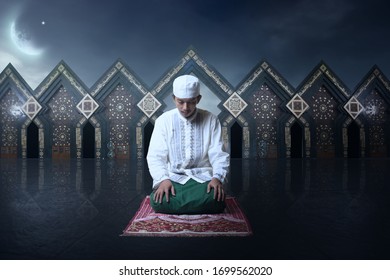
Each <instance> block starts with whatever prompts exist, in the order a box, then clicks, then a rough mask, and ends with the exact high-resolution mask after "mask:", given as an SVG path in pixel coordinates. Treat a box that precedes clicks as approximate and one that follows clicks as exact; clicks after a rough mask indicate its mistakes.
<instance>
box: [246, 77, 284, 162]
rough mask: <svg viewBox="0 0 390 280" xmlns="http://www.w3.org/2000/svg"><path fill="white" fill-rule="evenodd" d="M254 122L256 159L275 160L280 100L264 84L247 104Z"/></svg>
mask: <svg viewBox="0 0 390 280" xmlns="http://www.w3.org/2000/svg"><path fill="white" fill-rule="evenodd" d="M248 103H249V104H251V105H249V106H250V111H251V114H252V116H253V119H254V120H255V127H256V131H255V135H256V136H255V137H256V150H257V157H259V158H276V157H277V156H278V154H277V145H278V144H277V143H278V141H277V119H278V117H279V116H280V115H281V110H280V108H279V106H280V104H281V100H280V98H279V97H278V96H277V95H275V94H274V93H273V92H272V91H271V90H270V89H269V87H268V86H267V85H266V84H263V85H262V86H261V87H260V88H259V89H258V90H257V91H255V92H254V94H253V96H252V97H251V98H250V99H249V102H248Z"/></svg>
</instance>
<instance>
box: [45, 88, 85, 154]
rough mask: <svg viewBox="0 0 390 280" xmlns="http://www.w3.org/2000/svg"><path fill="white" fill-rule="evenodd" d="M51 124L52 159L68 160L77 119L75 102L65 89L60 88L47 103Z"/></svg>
mask: <svg viewBox="0 0 390 280" xmlns="http://www.w3.org/2000/svg"><path fill="white" fill-rule="evenodd" d="M48 107H49V108H50V111H49V117H50V119H51V121H52V123H53V129H52V157H53V158H70V151H71V144H72V141H71V138H72V133H74V132H73V131H72V127H73V124H74V122H75V121H76V118H77V117H78V114H77V111H76V109H75V108H76V101H75V100H74V98H73V96H72V95H71V94H70V93H69V92H68V90H67V89H66V88H65V87H60V88H59V90H58V91H57V92H56V93H55V94H54V95H53V97H52V98H51V99H50V101H49V102H48Z"/></svg>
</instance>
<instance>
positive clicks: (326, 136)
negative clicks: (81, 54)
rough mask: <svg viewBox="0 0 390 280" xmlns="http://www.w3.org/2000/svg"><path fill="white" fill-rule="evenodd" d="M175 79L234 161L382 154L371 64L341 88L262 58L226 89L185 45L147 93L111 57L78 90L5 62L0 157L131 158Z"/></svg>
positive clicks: (379, 76)
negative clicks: (288, 75) (32, 82)
mask: <svg viewBox="0 0 390 280" xmlns="http://www.w3.org/2000/svg"><path fill="white" fill-rule="evenodd" d="M183 74H192V75H195V76H197V77H198V78H199V79H200V80H201V82H202V88H203V89H204V95H205V96H204V98H203V100H209V103H208V104H217V105H216V107H217V108H216V109H217V110H216V111H217V112H218V117H219V119H220V121H221V123H222V132H223V140H224V142H225V144H226V147H227V149H228V150H230V151H232V154H233V155H234V157H240V158H289V157H317V158H334V157H388V156H389V154H390V148H389V135H390V128H389V127H390V126H389V104H390V82H389V80H388V79H387V78H386V77H385V76H384V75H383V73H382V72H381V71H380V70H379V69H378V68H377V67H376V66H374V67H373V68H372V69H370V70H369V72H368V73H367V75H366V76H365V77H363V78H362V80H361V82H360V83H359V84H358V85H357V86H356V88H355V90H350V89H348V88H347V87H346V86H345V85H344V84H343V82H342V81H341V80H340V79H339V78H338V77H337V76H336V75H335V74H334V73H333V71H332V70H331V69H330V68H329V66H327V65H326V64H325V63H324V62H320V63H319V64H318V65H317V66H316V67H314V69H313V70H312V71H311V72H310V73H309V74H308V75H307V77H306V78H305V79H304V80H303V81H302V83H301V84H300V86H299V87H297V88H293V87H292V86H291V85H290V84H289V83H288V81H286V80H285V79H284V78H283V77H282V76H281V75H280V74H279V73H278V72H277V70H276V69H274V68H273V67H272V66H271V65H270V64H269V63H267V62H266V61H262V62H260V63H259V64H258V65H257V66H256V67H255V68H254V69H253V70H251V71H250V72H249V73H248V75H247V76H246V77H245V78H244V79H243V81H242V82H241V83H240V84H239V85H238V86H237V87H233V86H232V85H231V84H230V83H229V82H228V81H227V80H226V79H225V78H224V77H222V76H221V75H220V74H219V73H218V71H217V70H216V69H214V68H213V67H211V66H210V65H208V64H207V63H206V62H205V61H204V60H202V58H201V57H200V56H199V55H198V54H197V53H196V52H195V51H194V50H192V49H190V50H188V51H187V52H186V53H185V54H184V55H183V57H182V58H181V59H180V60H179V61H178V62H177V64H176V65H175V66H174V67H172V68H171V69H169V70H168V71H167V72H166V73H165V74H164V75H162V76H161V78H160V79H159V80H158V81H157V83H155V85H154V86H153V87H148V86H147V85H145V84H144V83H143V82H142V80H141V79H140V78H139V77H138V76H137V75H136V74H135V73H134V72H133V71H132V70H131V69H130V67H129V66H128V65H126V63H125V62H123V61H121V60H118V61H116V62H115V63H114V64H113V65H112V66H111V67H110V68H109V69H108V70H107V71H106V72H105V73H104V74H103V75H102V76H101V78H100V79H99V80H98V81H97V82H96V83H95V85H94V86H93V87H92V88H87V87H86V86H85V85H84V83H83V82H82V81H81V80H80V79H79V78H78V77H77V75H76V74H75V73H74V72H73V71H72V69H71V68H70V67H69V66H68V65H67V64H66V63H65V62H64V61H61V62H60V63H59V64H58V65H57V66H56V67H55V68H54V69H53V70H52V71H51V73H49V75H48V76H47V77H46V78H45V79H44V80H43V81H42V83H41V84H40V86H39V87H38V88H37V89H36V90H32V89H31V88H30V87H29V85H28V84H27V83H26V82H25V81H24V79H23V77H21V76H20V74H19V73H18V72H17V70H16V69H15V68H14V67H13V66H12V65H11V64H9V65H8V66H7V67H6V68H5V69H4V70H3V71H2V72H1V74H0V147H1V150H0V157H1V158H27V157H39V158H62V159H70V158H83V157H95V158H99V159H104V158H114V159H129V160H140V159H142V158H144V157H145V154H146V152H147V145H148V143H149V138H150V134H151V130H152V127H153V125H154V121H155V120H156V118H157V117H158V116H159V115H161V114H162V113H163V112H164V110H166V109H167V108H170V107H171V104H167V102H169V101H168V100H170V98H169V96H170V95H171V94H172V82H173V80H174V79H175V77H177V76H179V75H183ZM200 107H201V104H200ZM89 151H92V152H89Z"/></svg>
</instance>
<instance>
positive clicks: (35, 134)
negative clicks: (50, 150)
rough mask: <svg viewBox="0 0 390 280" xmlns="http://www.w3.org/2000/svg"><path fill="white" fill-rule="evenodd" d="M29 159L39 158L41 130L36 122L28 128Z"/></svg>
mask: <svg viewBox="0 0 390 280" xmlns="http://www.w3.org/2000/svg"><path fill="white" fill-rule="evenodd" d="M27 158H39V128H38V126H37V125H36V124H35V123H34V122H31V123H30V125H29V126H28V127H27Z"/></svg>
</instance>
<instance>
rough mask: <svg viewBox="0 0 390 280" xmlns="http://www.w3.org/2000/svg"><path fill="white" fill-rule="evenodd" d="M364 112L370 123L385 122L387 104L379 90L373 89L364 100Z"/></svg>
mask: <svg viewBox="0 0 390 280" xmlns="http://www.w3.org/2000/svg"><path fill="white" fill-rule="evenodd" d="M364 108H365V110H364V113H365V115H366V117H367V119H368V120H369V122H370V123H384V122H385V121H386V119H385V113H386V110H387V106H386V103H385V101H384V100H383V98H382V97H381V96H380V95H379V94H378V92H377V91H375V90H374V91H372V92H371V93H370V94H369V95H368V97H367V98H366V100H365V101H364Z"/></svg>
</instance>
